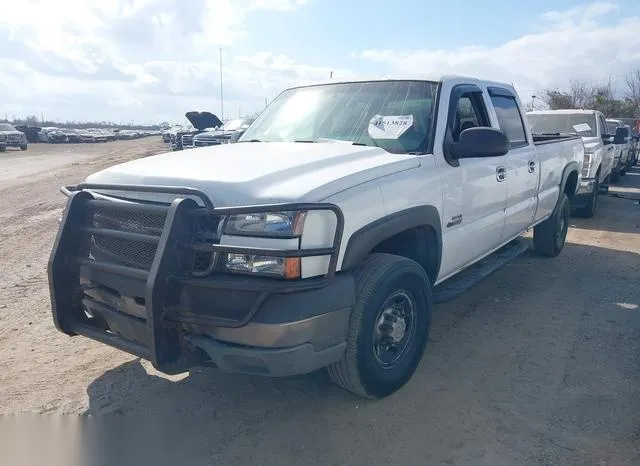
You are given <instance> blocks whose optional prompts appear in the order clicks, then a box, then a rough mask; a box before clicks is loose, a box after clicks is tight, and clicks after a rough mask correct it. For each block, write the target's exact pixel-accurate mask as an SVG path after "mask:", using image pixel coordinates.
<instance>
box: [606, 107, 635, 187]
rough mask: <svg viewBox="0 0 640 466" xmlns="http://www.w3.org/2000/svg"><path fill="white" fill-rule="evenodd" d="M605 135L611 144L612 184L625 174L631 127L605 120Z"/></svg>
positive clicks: (620, 122)
mask: <svg viewBox="0 0 640 466" xmlns="http://www.w3.org/2000/svg"><path fill="white" fill-rule="evenodd" d="M607 128H608V131H607V133H608V134H609V139H610V140H611V142H612V144H613V167H612V169H611V181H613V182H614V183H615V182H616V181H618V179H620V176H624V175H626V173H627V168H628V163H629V149H630V148H631V127H630V126H629V125H625V124H624V123H623V122H622V121H621V120H615V119H611V118H609V119H607Z"/></svg>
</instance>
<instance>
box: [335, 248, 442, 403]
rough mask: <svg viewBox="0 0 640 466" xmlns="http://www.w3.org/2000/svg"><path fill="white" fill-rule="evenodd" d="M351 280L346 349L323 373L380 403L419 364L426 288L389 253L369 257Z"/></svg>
mask: <svg viewBox="0 0 640 466" xmlns="http://www.w3.org/2000/svg"><path fill="white" fill-rule="evenodd" d="M355 278H356V304H355V306H354V309H353V311H352V314H351V319H350V322H349V333H348V336H347V348H346V351H345V354H344V355H343V357H342V359H341V360H340V361H338V362H336V363H335V364H332V365H331V366H329V367H328V368H327V370H328V372H329V376H330V377H331V379H332V380H333V381H334V382H335V383H336V384H337V385H339V386H341V387H342V388H344V389H346V390H348V391H350V392H352V393H354V394H356V395H359V396H362V397H365V398H370V399H377V398H382V397H385V396H388V395H391V394H392V393H394V392H395V391H397V390H398V389H400V388H401V387H402V386H403V385H405V384H406V383H407V381H408V380H409V379H410V378H411V376H412V375H413V373H414V372H415V370H416V367H417V366H418V363H419V362H420V359H421V357H422V354H423V352H424V348H425V345H426V342H427V337H428V334H429V328H430V325H431V307H432V302H433V295H432V290H431V284H430V282H429V278H428V277H427V274H426V273H425V271H424V269H423V268H422V267H421V266H420V265H419V264H418V263H417V262H415V261H413V260H411V259H407V258H404V257H400V256H394V255H391V254H372V255H370V256H369V257H368V258H367V260H366V261H365V263H364V264H363V265H362V266H361V268H360V269H359V270H358V271H357V273H356V277H355Z"/></svg>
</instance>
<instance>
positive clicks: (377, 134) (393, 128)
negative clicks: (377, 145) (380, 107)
mask: <svg viewBox="0 0 640 466" xmlns="http://www.w3.org/2000/svg"><path fill="white" fill-rule="evenodd" d="M412 125H413V115H389V116H384V115H376V116H374V117H373V118H371V120H370V121H369V136H370V137H371V138H372V139H398V138H399V137H400V136H402V135H403V134H404V133H405V132H406V131H407V130H408V129H409V128H411V126H412Z"/></svg>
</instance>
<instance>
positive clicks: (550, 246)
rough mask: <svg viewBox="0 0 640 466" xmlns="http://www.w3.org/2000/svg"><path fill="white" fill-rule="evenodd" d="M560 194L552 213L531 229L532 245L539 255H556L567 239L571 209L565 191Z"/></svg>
mask: <svg viewBox="0 0 640 466" xmlns="http://www.w3.org/2000/svg"><path fill="white" fill-rule="evenodd" d="M560 196H561V198H560V202H559V204H558V206H557V208H556V211H555V212H554V213H553V215H552V216H551V217H549V218H548V219H547V220H545V221H544V222H542V223H541V224H540V225H538V226H536V227H535V228H534V229H533V247H534V249H535V251H536V253H538V254H539V255H541V256H546V257H555V256H557V255H558V254H560V252H561V251H562V249H563V248H564V244H565V241H566V239H567V232H568V231H569V216H570V213H571V210H570V207H569V198H568V197H567V195H566V193H561V194H560Z"/></svg>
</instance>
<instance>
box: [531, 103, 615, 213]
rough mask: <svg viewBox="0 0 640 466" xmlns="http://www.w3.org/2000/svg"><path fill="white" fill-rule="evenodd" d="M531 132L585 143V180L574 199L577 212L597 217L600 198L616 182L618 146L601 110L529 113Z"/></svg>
mask: <svg viewBox="0 0 640 466" xmlns="http://www.w3.org/2000/svg"><path fill="white" fill-rule="evenodd" d="M527 119H528V121H529V125H530V128H531V131H532V132H533V133H534V135H535V134H539V135H553V134H575V135H578V136H580V137H582V141H583V143H584V164H583V166H582V181H581V183H580V186H579V189H578V194H577V195H576V196H575V197H574V198H573V199H572V201H571V206H572V208H573V210H574V211H575V213H577V214H578V215H581V216H583V217H593V215H595V212H596V207H597V203H598V195H599V194H600V193H607V192H608V191H609V185H610V183H611V181H612V171H613V161H614V153H615V145H614V144H613V140H612V136H611V135H609V134H608V132H609V131H608V127H607V122H606V120H605V118H604V115H603V114H602V112H599V111H597V110H575V109H567V110H536V111H532V112H528V113H527Z"/></svg>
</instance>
